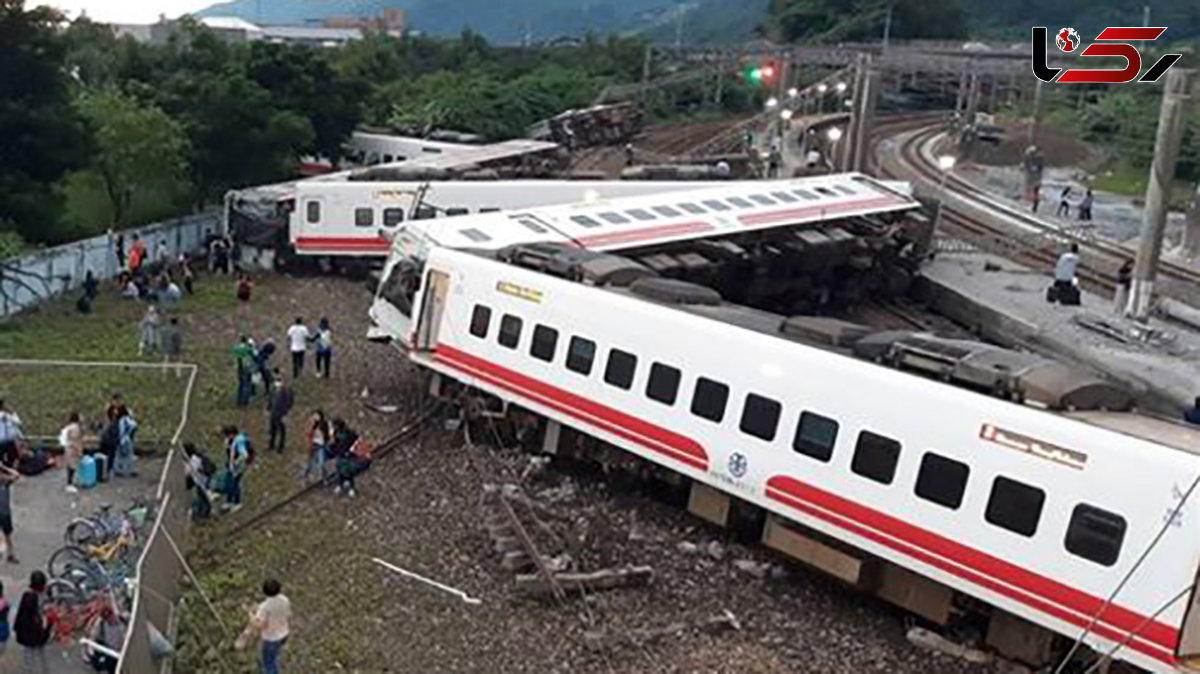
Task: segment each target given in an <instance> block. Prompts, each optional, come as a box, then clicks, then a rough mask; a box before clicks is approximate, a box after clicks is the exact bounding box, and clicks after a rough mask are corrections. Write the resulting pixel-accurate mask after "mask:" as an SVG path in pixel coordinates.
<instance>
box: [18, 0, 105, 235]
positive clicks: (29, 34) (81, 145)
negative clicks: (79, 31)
mask: <svg viewBox="0 0 1200 674" xmlns="http://www.w3.org/2000/svg"><path fill="white" fill-rule="evenodd" d="M61 20H62V16H61V15H60V14H58V13H57V12H55V11H54V10H51V9H49V8H46V7H39V8H37V9H32V10H28V11H27V10H25V8H24V0H0V227H6V228H15V229H16V230H17V231H18V232H19V233H20V234H21V235H22V236H23V237H24V238H26V239H27V240H29V241H43V240H45V239H46V236H47V234H49V233H50V232H51V230H52V229H53V227H54V226H55V225H56V224H57V221H58V216H59V213H60V210H61V201H62V200H61V198H60V196H59V195H58V194H57V192H56V190H55V188H54V184H55V182H56V181H58V179H59V178H60V177H62V175H63V174H64V173H66V172H67V171H68V170H70V169H71V168H73V167H75V166H77V165H78V164H79V163H80V161H81V160H82V157H83V155H84V151H85V147H86V146H85V142H86V138H85V136H84V135H83V132H82V127H81V126H80V124H79V122H78V119H77V118H76V116H75V113H74V111H73V109H72V108H71V106H70V103H69V100H68V89H67V81H66V75H65V74H64V69H63V59H64V54H65V48H64V44H63V42H62V40H61V39H60V38H59V36H58V34H57V29H56V26H57V24H58V23H59V22H60V21H61Z"/></svg>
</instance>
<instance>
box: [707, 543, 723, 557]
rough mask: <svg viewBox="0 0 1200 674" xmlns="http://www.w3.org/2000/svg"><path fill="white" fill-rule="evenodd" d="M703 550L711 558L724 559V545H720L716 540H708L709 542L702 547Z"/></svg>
mask: <svg viewBox="0 0 1200 674" xmlns="http://www.w3.org/2000/svg"><path fill="white" fill-rule="evenodd" d="M704 552H705V553H706V554H707V555H708V556H709V557H712V558H713V559H716V560H722V559H725V546H723V545H721V544H720V543H719V542H717V541H710V542H709V544H708V545H706V546H705V547H704Z"/></svg>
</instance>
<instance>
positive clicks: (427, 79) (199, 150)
mask: <svg viewBox="0 0 1200 674" xmlns="http://www.w3.org/2000/svg"><path fill="white" fill-rule="evenodd" d="M61 22H62V17H61V16H60V15H58V14H57V13H55V12H54V11H52V10H49V9H44V8H39V9H26V8H25V6H24V0H0V36H2V37H3V39H0V62H2V63H4V64H5V66H6V67H5V68H0V100H3V101H4V102H5V105H3V106H0V156H3V157H4V158H5V160H4V161H3V162H0V241H2V242H3V243H2V244H0V254H5V253H9V252H11V251H15V250H20V249H22V248H24V247H25V246H26V245H27V243H26V242H28V243H29V244H54V243H60V242H64V241H69V240H73V239H76V238H79V237H82V236H87V235H91V234H95V233H98V232H101V231H104V230H105V229H108V228H109V227H125V226H129V225H133V224H138V223H141V222H147V221H153V220H155V219H159V218H162V217H165V216H167V215H172V214H179V213H181V212H185V211H187V210H189V209H191V208H200V207H203V206H205V205H207V204H213V203H217V202H219V201H220V200H221V199H222V198H223V196H224V194H225V193H226V192H227V191H228V190H230V189H234V188H238V187H244V186H247V185H255V184H262V183H268V182H274V181H279V180H283V179H287V178H289V177H291V176H292V172H293V170H294V167H295V165H296V162H297V161H298V160H299V158H300V157H302V156H306V155H307V156H322V157H327V158H329V159H332V160H334V161H338V160H340V159H341V155H342V147H343V144H344V143H345V141H346V140H347V138H348V137H349V135H350V133H351V131H353V130H354V128H355V127H356V126H358V125H359V124H370V125H376V126H399V127H403V128H405V129H407V130H412V129H413V127H416V128H418V129H420V128H428V127H432V126H438V127H441V128H450V129H456V130H461V131H468V132H473V133H478V134H482V135H484V136H487V137H489V138H492V139H497V140H500V139H506V138H511V137H514V136H519V135H523V134H524V132H525V130H526V128H527V127H528V126H530V125H531V124H533V123H534V122H536V121H537V120H539V119H542V118H544V117H546V116H549V115H552V114H555V113H557V112H560V111H562V110H564V109H566V108H570V107H578V106H582V105H587V104H589V103H590V102H591V101H592V100H593V99H594V98H595V96H596V94H597V93H598V92H599V91H600V90H601V89H603V88H604V86H606V85H608V84H611V83H614V82H628V81H632V80H635V79H637V78H638V77H639V76H640V75H641V65H642V53H643V44H642V43H641V42H638V41H636V40H631V39H621V38H615V37H613V38H609V39H607V40H604V41H601V40H597V39H594V38H590V37H589V38H588V39H586V40H584V43H583V45H582V46H580V47H578V48H562V49H550V48H547V49H502V48H496V47H493V46H492V45H490V44H488V42H487V41H486V40H484V39H483V38H482V37H481V36H480V35H478V34H476V33H473V32H471V31H464V32H463V33H462V34H461V35H460V37H459V38H458V39H457V40H452V41H437V40H432V39H428V38H421V37H404V38H395V37H390V36H386V35H382V34H372V35H368V36H367V38H366V39H364V40H361V41H358V42H355V43H352V44H350V45H349V46H347V47H346V48H344V49H338V50H329V49H316V48H307V47H301V46H289V45H279V44H268V43H263V42H255V43H249V44H227V43H225V42H223V41H221V40H220V39H218V37H217V36H216V35H215V34H214V33H213V32H212V31H209V30H208V29H206V28H204V27H203V26H201V25H200V24H198V23H196V22H194V21H191V20H184V21H182V22H180V23H179V24H178V25H177V26H176V29H175V31H174V33H173V34H172V35H171V37H170V38H169V40H168V41H167V42H166V44H163V45H147V44H139V43H136V42H134V41H133V40H131V39H120V40H118V39H117V38H116V37H115V36H114V35H113V33H112V31H111V30H110V29H109V28H107V27H105V26H100V25H96V24H93V23H91V22H90V21H88V20H86V19H80V20H77V21H75V22H73V23H71V24H70V25H68V26H67V27H66V30H60V27H61V25H62V24H61Z"/></svg>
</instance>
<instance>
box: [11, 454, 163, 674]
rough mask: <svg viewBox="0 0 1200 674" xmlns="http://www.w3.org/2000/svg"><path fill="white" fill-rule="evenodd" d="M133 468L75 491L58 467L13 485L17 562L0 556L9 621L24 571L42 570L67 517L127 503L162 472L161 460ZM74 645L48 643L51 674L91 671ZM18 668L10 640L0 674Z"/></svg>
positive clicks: (148, 491)
mask: <svg viewBox="0 0 1200 674" xmlns="http://www.w3.org/2000/svg"><path fill="white" fill-rule="evenodd" d="M138 471H139V475H138V477H136V478H132V479H130V478H122V479H119V480H117V481H115V482H108V483H105V484H101V485H99V486H97V487H96V488H95V489H91V490H88V491H84V492H80V493H78V494H68V493H66V491H65V487H66V483H65V481H66V477H65V475H64V474H63V471H62V470H49V471H46V472H45V473H43V474H41V475H38V476H37V477H30V478H25V479H23V480H21V481H19V482H17V484H15V485H13V488H12V506H13V525H14V527H15V528H16V531H15V533H14V534H13V544H14V547H15V548H16V553H17V557H18V559H20V563H19V564H6V563H4V562H2V561H0V582H3V583H4V596H5V597H7V598H8V601H9V604H11V605H12V607H13V608H12V612H11V613H10V615H9V619H10V620H12V619H15V618H16V613H17V611H16V607H17V604H18V603H19V602H20V600H21V593H22V592H24V591H25V588H26V586H27V584H28V583H29V574H31V573H33V571H34V570H36V569H39V568H40V569H42V570H43V571H44V570H45V567H46V563H47V562H48V561H49V559H50V555H52V554H54V551H55V550H57V549H58V548H60V547H61V546H62V545H63V531H64V530H65V529H66V526H67V523H69V522H70V521H71V519H72V518H73V517H76V516H77V515H81V514H87V513H91V512H93V511H95V510H98V509H99V507H100V505H101V504H104V503H109V504H112V506H113V507H114V509H119V508H124V507H128V505H129V504H130V501H131V500H132V499H133V498H134V497H135V496H142V497H150V496H153V495H154V491H155V489H156V488H157V486H158V478H159V475H160V474H161V472H162V459H151V460H146V459H141V460H139V461H138ZM80 650H81V649H80V647H78V646H69V647H62V646H54V647H52V649H51V651H50V653H49V655H50V671H51V673H52V674H68V673H71V674H74V673H77V672H85V671H91V670H90V669H85V668H84V667H83V666H82V664H81V663H80ZM21 671H22V669H21V652H20V647H19V646H17V645H16V643H14V642H12V641H10V642H9V648H8V652H7V653H5V654H3V655H0V674H9V672H12V673H13V674H16V673H18V672H21Z"/></svg>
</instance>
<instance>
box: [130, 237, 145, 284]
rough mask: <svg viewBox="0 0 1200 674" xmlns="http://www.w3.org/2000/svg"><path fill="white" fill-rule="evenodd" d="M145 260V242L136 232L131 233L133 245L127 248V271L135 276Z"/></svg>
mask: <svg viewBox="0 0 1200 674" xmlns="http://www.w3.org/2000/svg"><path fill="white" fill-rule="evenodd" d="M145 262H146V242H145V241H142V239H141V237H139V236H138V235H137V234H134V235H133V246H131V247H130V249H129V273H130V274H133V275H134V276H137V275H139V274H140V273H141V271H142V266H143V265H144V264H145Z"/></svg>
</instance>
